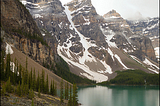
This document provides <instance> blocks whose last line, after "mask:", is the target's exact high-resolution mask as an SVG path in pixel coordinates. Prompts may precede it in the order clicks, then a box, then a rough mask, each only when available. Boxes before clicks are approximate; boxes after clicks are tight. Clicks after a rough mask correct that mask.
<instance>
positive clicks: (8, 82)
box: [5, 77, 13, 93]
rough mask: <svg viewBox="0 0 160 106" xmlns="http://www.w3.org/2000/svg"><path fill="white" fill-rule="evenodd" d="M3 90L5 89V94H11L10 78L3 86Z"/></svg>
mask: <svg viewBox="0 0 160 106" xmlns="http://www.w3.org/2000/svg"><path fill="white" fill-rule="evenodd" d="M5 89H6V92H8V93H12V89H13V88H12V86H11V82H10V77H9V78H8V80H7V82H6V85H5Z"/></svg>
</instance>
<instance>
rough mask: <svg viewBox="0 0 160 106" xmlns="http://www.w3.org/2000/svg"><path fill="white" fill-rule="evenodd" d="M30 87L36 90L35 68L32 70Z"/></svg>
mask: <svg viewBox="0 0 160 106" xmlns="http://www.w3.org/2000/svg"><path fill="white" fill-rule="evenodd" d="M32 80H33V81H32V88H33V90H36V74H35V68H34V72H33V79H32Z"/></svg>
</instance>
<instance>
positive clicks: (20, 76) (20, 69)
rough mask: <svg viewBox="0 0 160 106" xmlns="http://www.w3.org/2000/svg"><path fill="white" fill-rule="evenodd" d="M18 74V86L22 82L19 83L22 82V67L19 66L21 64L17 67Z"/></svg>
mask: <svg viewBox="0 0 160 106" xmlns="http://www.w3.org/2000/svg"><path fill="white" fill-rule="evenodd" d="M18 72H19V77H18V81H20V84H21V83H22V82H21V80H22V79H21V78H22V66H21V64H20V65H19V71H18Z"/></svg>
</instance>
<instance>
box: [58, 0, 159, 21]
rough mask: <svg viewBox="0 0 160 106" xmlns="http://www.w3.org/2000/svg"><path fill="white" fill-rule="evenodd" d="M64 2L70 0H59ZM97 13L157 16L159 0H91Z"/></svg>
mask: <svg viewBox="0 0 160 106" xmlns="http://www.w3.org/2000/svg"><path fill="white" fill-rule="evenodd" d="M60 1H61V2H62V4H66V3H68V2H70V1H72V0H60ZM91 1H92V4H93V6H94V7H95V8H96V11H97V13H98V14H99V15H101V16H103V15H104V14H106V13H107V12H109V11H111V10H113V9H114V10H116V11H117V12H118V13H119V14H120V15H121V16H122V17H123V18H124V19H140V18H146V17H151V18H152V17H159V0H91Z"/></svg>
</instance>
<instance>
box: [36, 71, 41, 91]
mask: <svg viewBox="0 0 160 106" xmlns="http://www.w3.org/2000/svg"><path fill="white" fill-rule="evenodd" d="M39 87H40V78H39V71H38V77H37V81H36V91H37V92H38V89H39Z"/></svg>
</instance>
